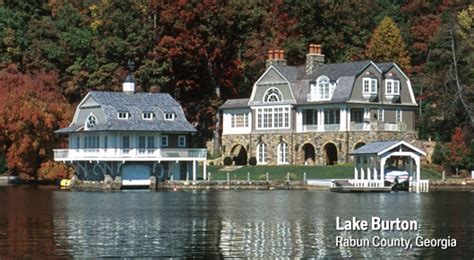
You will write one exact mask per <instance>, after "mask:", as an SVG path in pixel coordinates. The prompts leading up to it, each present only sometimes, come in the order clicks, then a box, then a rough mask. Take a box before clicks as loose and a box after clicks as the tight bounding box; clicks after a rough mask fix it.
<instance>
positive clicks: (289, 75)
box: [273, 65, 306, 82]
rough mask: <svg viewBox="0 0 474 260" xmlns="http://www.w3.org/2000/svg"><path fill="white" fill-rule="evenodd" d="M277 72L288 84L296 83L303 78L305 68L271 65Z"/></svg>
mask: <svg viewBox="0 0 474 260" xmlns="http://www.w3.org/2000/svg"><path fill="white" fill-rule="evenodd" d="M273 67H275V69H276V70H278V72H280V73H281V75H283V77H285V78H286V79H287V80H288V81H289V82H297V81H298V80H300V79H301V78H303V77H304V76H305V73H306V71H305V67H304V66H299V67H295V66H287V65H273Z"/></svg>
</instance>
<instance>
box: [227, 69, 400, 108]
mask: <svg viewBox="0 0 474 260" xmlns="http://www.w3.org/2000/svg"><path fill="white" fill-rule="evenodd" d="M370 64H371V61H370V60H363V61H353V62H343V63H331V64H323V65H322V66H321V67H318V68H317V69H316V71H315V72H314V73H312V74H310V75H306V76H305V67H304V66H299V67H295V66H287V65H272V66H273V67H274V68H275V69H276V70H278V72H280V74H282V75H283V76H284V77H285V78H286V79H287V80H288V81H289V82H290V85H291V90H292V91H293V95H294V96H295V99H296V102H297V104H299V105H304V104H312V102H308V99H307V95H308V94H309V93H311V87H310V85H311V82H314V81H316V79H317V78H318V77H320V76H323V75H324V76H327V77H329V79H330V80H331V81H333V82H334V81H336V82H337V87H336V89H335V90H334V93H333V95H332V98H331V100H328V101H319V102H318V104H324V103H344V102H346V101H348V100H349V99H350V96H351V91H352V87H353V85H354V82H355V79H356V77H357V76H358V75H359V74H360V73H361V72H362V71H363V70H364V69H365V68H367V66H369V65H370ZM375 65H376V66H377V67H378V68H379V69H380V70H381V71H383V72H386V71H387V70H388V69H390V68H391V67H392V66H393V65H394V63H393V62H386V63H377V64H375ZM248 101H249V100H248V99H229V100H227V101H226V102H225V103H224V104H223V105H222V106H220V109H224V108H241V107H248V106H247V102H248Z"/></svg>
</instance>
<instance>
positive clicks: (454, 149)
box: [446, 127, 469, 173]
mask: <svg viewBox="0 0 474 260" xmlns="http://www.w3.org/2000/svg"><path fill="white" fill-rule="evenodd" d="M468 156H469V148H468V147H467V145H466V140H465V138H464V133H463V130H462V129H461V128H460V127H456V129H455V130H454V134H453V136H452V137H451V142H449V143H448V155H447V158H446V159H447V160H448V162H449V164H450V165H451V166H452V167H453V168H455V169H456V173H457V172H458V170H459V169H463V168H465V167H466V166H467V164H468V163H469V157H468Z"/></svg>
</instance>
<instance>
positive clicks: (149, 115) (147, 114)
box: [142, 112, 155, 120]
mask: <svg viewBox="0 0 474 260" xmlns="http://www.w3.org/2000/svg"><path fill="white" fill-rule="evenodd" d="M154 117H155V114H153V113H152V112H143V113H142V118H143V120H152V119H153V118H154Z"/></svg>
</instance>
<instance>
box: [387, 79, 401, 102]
mask: <svg viewBox="0 0 474 260" xmlns="http://www.w3.org/2000/svg"><path fill="white" fill-rule="evenodd" d="M399 95H400V81H399V80H396V79H386V80H385V98H386V99H388V100H390V101H391V100H393V99H394V98H395V97H397V96H399Z"/></svg>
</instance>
